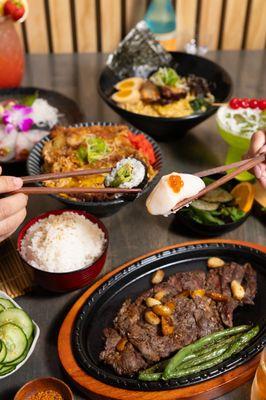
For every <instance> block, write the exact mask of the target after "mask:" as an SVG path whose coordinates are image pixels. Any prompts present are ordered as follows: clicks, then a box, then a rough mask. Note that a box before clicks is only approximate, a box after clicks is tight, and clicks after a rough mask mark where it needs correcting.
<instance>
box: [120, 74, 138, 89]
mask: <svg viewBox="0 0 266 400" xmlns="http://www.w3.org/2000/svg"><path fill="white" fill-rule="evenodd" d="M143 83H144V79H142V78H139V77H136V76H134V77H132V78H126V79H123V80H122V81H120V82H118V83H117V84H116V85H115V88H116V90H126V89H131V90H133V89H136V90H139V89H140V88H141V86H142V84H143Z"/></svg>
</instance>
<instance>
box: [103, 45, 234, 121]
mask: <svg viewBox="0 0 266 400" xmlns="http://www.w3.org/2000/svg"><path fill="white" fill-rule="evenodd" d="M172 53H173V54H176V53H177V54H186V56H191V57H193V58H194V57H195V58H196V59H198V60H202V59H204V61H208V62H209V63H210V64H212V65H213V66H215V68H219V69H220V71H221V72H222V73H223V74H224V75H225V76H226V78H227V80H228V83H229V85H230V91H229V93H228V95H227V96H226V97H225V98H224V99H223V100H222V101H226V100H227V99H228V98H229V97H230V96H231V93H232V87H233V81H232V79H231V77H230V75H229V74H228V72H227V71H226V70H225V69H224V68H223V67H221V66H220V65H218V64H216V63H215V62H214V61H211V60H209V59H207V58H204V57H200V56H197V55H194V54H193V55H192V54H187V53H183V52H181V51H176V52H171V54H172ZM105 70H109V71H112V70H111V69H110V68H109V67H108V66H106V67H105V68H104V69H103V71H102V72H101V74H100V77H99V80H98V93H99V95H100V96H101V97H102V99H103V100H104V101H105V102H106V103H107V104H108V105H109V106H110V107H112V108H119V109H121V110H122V111H123V113H125V115H126V116H130V117H132V116H135V115H137V116H138V118H139V119H144V120H149V121H153V122H154V121H158V120H159V121H160V122H167V121H171V122H180V121H187V120H193V119H197V118H199V117H201V118H202V117H205V116H206V117H207V116H211V115H213V114H214V113H215V112H216V111H217V107H214V106H211V107H210V108H209V109H208V110H206V111H204V112H201V113H193V114H191V115H186V116H184V117H175V118H172V117H154V116H152V115H143V114H138V113H134V112H132V111H128V110H125V109H124V108H121V107H119V106H118V105H117V103H116V102H115V101H113V100H112V99H111V98H110V97H109V96H107V95H106V94H105V92H104V91H103V90H102V88H101V85H100V80H101V76H102V74H103V72H104V71H105Z"/></svg>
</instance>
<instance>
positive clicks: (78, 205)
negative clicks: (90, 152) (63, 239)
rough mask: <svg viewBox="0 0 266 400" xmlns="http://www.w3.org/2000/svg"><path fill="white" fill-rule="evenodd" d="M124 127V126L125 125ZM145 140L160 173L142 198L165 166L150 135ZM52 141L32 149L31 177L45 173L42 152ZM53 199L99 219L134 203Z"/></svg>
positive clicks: (42, 141)
mask: <svg viewBox="0 0 266 400" xmlns="http://www.w3.org/2000/svg"><path fill="white" fill-rule="evenodd" d="M117 125H121V124H117V123H113V122H85V123H80V124H76V125H73V127H74V128H77V127H91V126H99V127H109V126H117ZM123 125H124V124H123ZM129 129H130V131H131V132H132V133H133V134H134V135H140V134H143V132H140V131H139V130H137V129H134V128H131V127H129ZM144 136H145V138H146V139H147V140H148V141H149V142H150V144H151V145H152V148H153V151H154V155H155V160H156V161H155V163H154V165H153V166H154V168H155V169H156V170H157V171H158V173H157V175H156V176H155V177H154V178H153V179H152V180H151V181H150V182H149V183H148V184H147V185H146V187H145V188H144V189H143V190H142V191H141V193H140V196H141V195H142V194H144V193H146V192H148V191H149V190H150V189H151V188H152V187H153V186H154V185H155V184H156V183H157V180H158V178H159V176H160V172H161V169H162V166H163V155H162V152H161V149H160V147H159V146H158V144H157V143H156V142H155V141H154V140H153V139H152V138H151V137H150V136H148V135H146V134H144ZM49 140H50V137H49V136H46V137H44V138H43V139H42V140H41V141H40V142H39V143H37V144H36V145H35V146H34V148H33V149H32V151H31V153H30V155H29V157H28V160H27V170H28V174H29V175H38V174H41V173H43V171H42V164H43V157H42V151H43V147H44V144H45V143H46V142H47V141H49ZM37 186H41V184H40V183H37ZM51 197H54V198H56V199H57V200H58V201H60V202H62V203H64V204H66V205H67V206H68V207H71V208H74V209H78V210H84V211H86V212H89V213H92V214H93V215H96V216H97V217H100V218H101V217H107V216H109V215H112V214H115V213H116V212H118V211H119V210H120V209H121V208H122V207H124V206H125V205H127V204H129V203H131V202H132V199H128V198H125V197H121V198H113V199H108V200H86V201H85V200H84V201H83V200H80V199H74V198H70V197H63V196H59V195H51Z"/></svg>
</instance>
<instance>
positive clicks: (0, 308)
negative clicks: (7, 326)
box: [0, 304, 5, 312]
mask: <svg viewBox="0 0 266 400" xmlns="http://www.w3.org/2000/svg"><path fill="white" fill-rule="evenodd" d="M4 309H5V307H4V306H2V304H0V312H2V311H4Z"/></svg>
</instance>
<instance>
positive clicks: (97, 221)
mask: <svg viewBox="0 0 266 400" xmlns="http://www.w3.org/2000/svg"><path fill="white" fill-rule="evenodd" d="M66 212H70V213H75V214H78V215H83V216H84V217H85V218H86V219H87V220H89V221H91V222H92V223H93V224H96V225H97V226H98V227H99V229H101V231H102V232H103V233H104V237H105V245H104V249H103V251H102V253H101V254H100V255H99V257H97V258H96V260H94V261H93V263H92V264H91V265H85V267H82V268H79V269H75V270H73V271H65V272H60V271H57V272H54V271H44V270H43V269H40V268H37V267H34V266H33V265H31V264H30V263H29V262H28V261H27V260H26V259H25V258H24V257H23V256H22V254H21V244H22V240H23V239H24V238H25V236H26V234H27V231H28V230H29V228H30V227H32V226H33V225H35V224H36V223H37V222H39V221H41V220H43V219H45V218H48V217H49V216H50V215H61V214H64V213H66ZM108 246H109V234H108V230H107V228H106V226H105V225H104V223H103V222H102V221H101V220H100V219H99V218H97V217H95V216H94V215H92V214H90V213H88V212H87V211H83V210H67V209H63V210H62V209H61V210H52V211H47V212H45V213H42V214H40V215H37V216H36V217H33V218H31V219H30V220H29V221H28V222H27V223H26V224H24V225H23V226H22V228H21V229H20V231H19V233H18V238H17V251H18V253H19V256H20V257H21V259H22V260H23V261H24V262H25V263H26V264H27V265H28V266H29V267H30V268H32V269H34V270H35V271H38V272H42V273H45V274H48V275H69V274H74V273H76V272H81V271H83V270H85V269H89V268H92V267H94V265H95V264H96V263H97V262H98V261H100V259H101V258H102V257H104V255H105V254H106V253H107V250H108Z"/></svg>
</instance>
